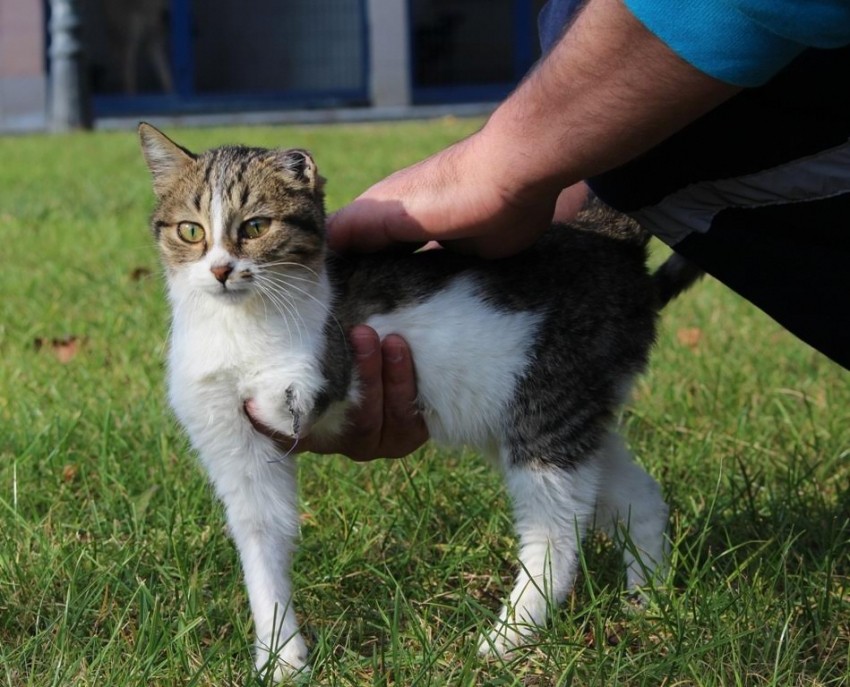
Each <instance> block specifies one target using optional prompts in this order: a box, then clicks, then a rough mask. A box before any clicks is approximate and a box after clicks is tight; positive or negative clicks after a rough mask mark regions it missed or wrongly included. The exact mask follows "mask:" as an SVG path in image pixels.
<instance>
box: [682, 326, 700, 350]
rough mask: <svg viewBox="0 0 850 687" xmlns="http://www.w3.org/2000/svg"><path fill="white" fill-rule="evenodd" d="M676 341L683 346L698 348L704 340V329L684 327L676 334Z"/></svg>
mask: <svg viewBox="0 0 850 687" xmlns="http://www.w3.org/2000/svg"><path fill="white" fill-rule="evenodd" d="M676 339H678V341H679V343H680V344H682V345H683V346H687V347H688V348H696V347H697V346H699V343H700V341H701V340H702V329H700V328H699V327H682V328H681V329H679V330H678V331H677V332H676Z"/></svg>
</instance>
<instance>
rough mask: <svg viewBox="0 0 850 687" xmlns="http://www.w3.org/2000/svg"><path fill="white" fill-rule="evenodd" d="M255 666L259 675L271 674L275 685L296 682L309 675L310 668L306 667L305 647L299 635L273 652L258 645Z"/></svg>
mask: <svg viewBox="0 0 850 687" xmlns="http://www.w3.org/2000/svg"><path fill="white" fill-rule="evenodd" d="M255 665H256V667H257V672H258V673H259V674H260V675H268V674H269V673H271V675H272V680H273V681H274V683H275V684H280V683H282V682H284V681H287V683H290V682H292V681H293V680H295V681H298V680H300V679H301V678H304V677H306V676H308V675H309V674H310V666H308V665H307V645H306V644H305V643H304V639H303V637H301V635H299V634H296V635H295V636H294V637H292V638H291V639H290V640H289V641H288V642H287V643H286V644H285V645H284V646H283V647H281V648H280V649H279V650H278V651H275V652H272V651H269V649H268V647H267V646H264V645H258V646H257V651H256V657H255Z"/></svg>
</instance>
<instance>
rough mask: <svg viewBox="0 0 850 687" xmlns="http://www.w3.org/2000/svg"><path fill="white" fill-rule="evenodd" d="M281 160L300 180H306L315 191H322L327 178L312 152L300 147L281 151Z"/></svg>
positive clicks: (288, 170)
mask: <svg viewBox="0 0 850 687" xmlns="http://www.w3.org/2000/svg"><path fill="white" fill-rule="evenodd" d="M281 161H282V163H283V168H284V169H285V170H286V171H287V172H289V173H290V174H292V175H293V176H294V177H295V178H296V179H297V180H298V181H302V182H305V183H306V184H307V185H308V186H309V187H310V190H311V191H312V192H313V193H315V194H317V195H319V194H321V193H322V189H323V188H324V186H325V179H324V177H323V176H321V175H320V174H319V168H318V167H317V166H316V161H315V160H314V159H313V158H312V157H311V155H310V153H308V152H307V151H306V150H302V149H300V148H292V149H291V150H284V151H282V152H281Z"/></svg>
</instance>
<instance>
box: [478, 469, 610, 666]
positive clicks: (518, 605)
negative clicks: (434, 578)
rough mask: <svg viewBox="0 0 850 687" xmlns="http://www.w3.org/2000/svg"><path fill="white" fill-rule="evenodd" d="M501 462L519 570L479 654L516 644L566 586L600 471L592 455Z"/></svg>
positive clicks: (560, 597)
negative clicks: (561, 462) (564, 461)
mask: <svg viewBox="0 0 850 687" xmlns="http://www.w3.org/2000/svg"><path fill="white" fill-rule="evenodd" d="M503 462H504V465H505V466H506V467H505V482H506V485H507V488H508V491H509V493H510V496H511V498H512V500H513V507H514V520H515V526H516V532H517V536H518V539H519V571H518V573H517V578H516V582H515V584H514V588H513V590H512V591H511V594H510V598H509V599H508V601H507V603H506V604H505V606H504V607H503V608H502V610H501V613H500V615H499V619H498V621H497V623H496V626H495V628H494V629H493V630H492V631H491V632H490V633H489V634H488V635H487V636H485V637H483V638H482V640H481V642H480V644H479V652H480V653H482V654H490V653H495V654H498V655H506V654H507V653H509V652H510V651H511V650H512V649H514V648H515V647H517V646H519V645H521V644H522V643H523V642H524V641H525V640H526V639H527V638H528V637H529V636H530V635H532V634H533V633H534V632H535V630H536V629H537V628H538V627H541V626H543V625H545V624H546V620H547V615H548V612H549V609H550V608H554V607H556V606H557V605H559V604H560V603H561V602H562V601H563V600H564V599H565V598H566V596H567V594H568V593H569V591H570V590H571V589H572V586H573V583H574V581H575V577H576V573H577V568H578V552H579V546H580V545H581V539H582V537H583V535H584V533H585V531H586V529H587V527H588V525H589V524H590V523H591V521H592V518H593V513H594V507H595V504H596V494H597V489H598V485H599V476H600V469H599V465H598V463H597V462H596V461H595V460H594V459H593V457H592V456H591V457H589V459H587V460H583V461H581V462H579V463H578V464H575V465H571V466H570V467H559V466H555V465H551V464H546V463H543V462H536V463H533V464H523V465H514V464H512V462H511V461H510V460H509V459H508V460H504V461H503Z"/></svg>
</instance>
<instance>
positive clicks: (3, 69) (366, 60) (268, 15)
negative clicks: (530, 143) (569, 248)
mask: <svg viewBox="0 0 850 687" xmlns="http://www.w3.org/2000/svg"><path fill="white" fill-rule="evenodd" d="M542 4H543V2H542V0H240V1H238V2H237V0H77V2H76V5H77V7H78V9H79V14H80V18H81V31H80V37H81V40H82V43H83V45H84V47H85V66H84V74H85V77H86V81H87V83H88V85H89V91H90V93H91V103H92V110H93V112H94V115H95V118H97V117H108V116H122V115H125V116H135V115H151V114H187V113H222V112H228V111H255V110H281V109H296V108H297V109H304V108H311V109H312V108H334V107H360V106H362V107H370V106H371V107H405V106H410V105H418V104H438V103H462V102H491V101H495V100H498V99H500V98H502V97H503V96H504V95H505V94H506V93H507V92H508V91H509V90H510V89H511V88H512V87H513V86H514V85H515V84H516V83H517V82H518V81H519V79H520V78H521V77H522V75H523V74H524V73H525V72H526V71H527V69H528V68H529V67H530V66H531V64H532V63H533V62H534V60H535V59H536V58H537V56H538V49H537V40H536V23H535V18H536V14H537V12H538V10H539V8H540V6H541V5H542ZM50 11H51V4H50V2H49V1H47V0H0V128H5V129H7V130H8V129H10V128H11V129H15V128H22V129H32V128H35V129H37V128H40V127H43V126H44V124H45V108H46V106H47V100H48V95H49V92H48V91H49V83H50V60H49V58H48V55H49V54H50V46H51V35H50V30H49V28H48V27H49V26H50Z"/></svg>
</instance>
